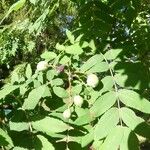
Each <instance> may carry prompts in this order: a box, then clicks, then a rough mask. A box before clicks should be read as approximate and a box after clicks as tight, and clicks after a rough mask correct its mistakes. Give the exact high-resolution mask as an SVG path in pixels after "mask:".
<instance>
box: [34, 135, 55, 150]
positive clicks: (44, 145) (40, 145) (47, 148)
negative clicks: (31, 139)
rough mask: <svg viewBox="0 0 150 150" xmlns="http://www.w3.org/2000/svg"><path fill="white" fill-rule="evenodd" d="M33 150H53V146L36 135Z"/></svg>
mask: <svg viewBox="0 0 150 150" xmlns="http://www.w3.org/2000/svg"><path fill="white" fill-rule="evenodd" d="M35 149H41V150H55V148H54V147H53V145H52V144H51V143H50V142H49V141H48V140H47V139H46V138H45V137H44V136H42V135H37V140H36V145H35Z"/></svg>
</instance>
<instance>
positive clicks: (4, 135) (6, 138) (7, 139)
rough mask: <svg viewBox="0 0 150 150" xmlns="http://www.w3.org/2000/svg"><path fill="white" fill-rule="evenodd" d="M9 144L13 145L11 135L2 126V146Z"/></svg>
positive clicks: (0, 140) (0, 136) (0, 134)
mask: <svg viewBox="0 0 150 150" xmlns="http://www.w3.org/2000/svg"><path fill="white" fill-rule="evenodd" d="M7 145H9V147H13V142H12V140H11V138H10V136H9V135H8V134H7V133H6V132H5V131H3V130H2V129H1V128H0V146H7Z"/></svg>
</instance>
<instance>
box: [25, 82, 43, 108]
mask: <svg viewBox="0 0 150 150" xmlns="http://www.w3.org/2000/svg"><path fill="white" fill-rule="evenodd" d="M45 88H46V86H45V85H43V86H40V87H38V88H36V89H33V90H32V91H31V92H30V93H29V95H28V98H26V99H25V101H24V103H23V106H22V108H23V109H34V108H35V107H36V105H37V104H38V102H39V100H40V99H41V98H42V96H43V94H44V92H45Z"/></svg>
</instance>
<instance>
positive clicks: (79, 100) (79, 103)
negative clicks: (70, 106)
mask: <svg viewBox="0 0 150 150" xmlns="http://www.w3.org/2000/svg"><path fill="white" fill-rule="evenodd" d="M73 102H74V104H75V105H76V106H79V107H81V106H82V104H83V98H82V97H81V96H80V95H76V96H74V98H73Z"/></svg>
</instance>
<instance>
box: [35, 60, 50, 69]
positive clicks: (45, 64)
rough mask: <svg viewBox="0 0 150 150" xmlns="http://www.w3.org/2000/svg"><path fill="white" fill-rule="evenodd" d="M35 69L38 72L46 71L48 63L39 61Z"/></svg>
mask: <svg viewBox="0 0 150 150" xmlns="http://www.w3.org/2000/svg"><path fill="white" fill-rule="evenodd" d="M36 68H37V70H38V71H43V70H46V69H47V68H48V63H47V62H46V61H40V62H39V63H38V64H37V67H36Z"/></svg>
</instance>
